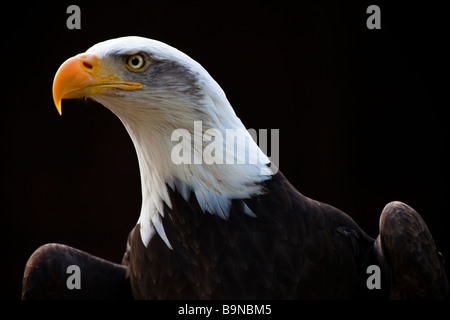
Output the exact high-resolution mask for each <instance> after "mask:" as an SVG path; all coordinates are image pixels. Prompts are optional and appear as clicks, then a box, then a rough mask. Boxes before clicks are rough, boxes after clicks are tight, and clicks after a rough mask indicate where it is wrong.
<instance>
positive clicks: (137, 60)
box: [126, 53, 147, 71]
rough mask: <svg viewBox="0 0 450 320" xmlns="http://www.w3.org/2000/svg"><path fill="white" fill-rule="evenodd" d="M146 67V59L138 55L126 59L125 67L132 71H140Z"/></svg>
mask: <svg viewBox="0 0 450 320" xmlns="http://www.w3.org/2000/svg"><path fill="white" fill-rule="evenodd" d="M146 65H147V58H146V57H145V56H144V55H143V54H140V53H137V54H133V55H131V56H129V57H128V58H127V63H126V66H127V67H128V69H130V70H133V71H139V70H142V69H143V68H144V67H145V66H146Z"/></svg>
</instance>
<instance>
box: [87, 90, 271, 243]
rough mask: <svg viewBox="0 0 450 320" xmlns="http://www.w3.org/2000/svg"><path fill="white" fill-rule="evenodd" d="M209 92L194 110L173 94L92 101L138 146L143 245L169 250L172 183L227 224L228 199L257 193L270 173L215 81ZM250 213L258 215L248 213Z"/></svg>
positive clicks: (242, 197)
mask: <svg viewBox="0 0 450 320" xmlns="http://www.w3.org/2000/svg"><path fill="white" fill-rule="evenodd" d="M209 87H212V88H209V90H208V87H205V88H204V89H203V91H204V93H205V94H204V95H203V96H202V99H201V100H199V101H198V103H196V104H195V105H194V104H192V102H191V101H189V102H188V101H184V100H183V99H174V97H173V96H170V97H169V96H166V97H160V98H154V99H153V102H152V104H151V105H149V101H145V102H142V104H140V103H139V102H138V103H136V101H135V100H134V101H133V102H131V101H128V100H126V99H117V97H114V98H112V97H108V96H98V97H94V99H95V100H97V101H98V102H100V103H102V104H103V105H105V106H106V107H107V108H109V109H110V110H111V111H112V112H114V113H115V114H116V115H117V116H118V117H119V118H120V120H121V121H122V123H123V124H124V126H125V127H126V129H127V131H128V133H129V135H130V137H131V139H132V141H133V143H134V146H135V148H136V152H137V156H138V160H139V168H140V173H141V184H142V209H141V214H140V217H139V220H138V223H139V224H140V233H141V238H142V241H143V243H144V245H145V246H147V245H148V243H149V242H150V240H151V238H152V237H153V236H154V235H155V233H158V234H159V236H160V237H161V238H162V239H163V240H164V242H165V243H166V244H167V246H168V247H169V248H171V245H170V242H169V239H168V238H167V236H166V234H165V232H164V228H163V226H162V220H161V218H162V217H164V203H165V204H166V205H167V206H168V207H169V208H172V207H173V206H176V205H177V204H174V203H171V201H170V198H169V194H168V190H167V185H168V186H170V187H171V188H172V189H173V190H174V191H175V190H177V191H178V192H179V193H180V194H181V195H182V196H183V198H184V199H185V200H186V201H188V200H189V197H190V196H191V193H193V194H195V196H196V199H197V201H198V203H199V205H200V207H201V208H202V210H203V211H205V212H209V213H211V214H215V215H218V216H220V217H222V218H224V219H227V218H228V217H229V215H230V205H231V200H232V199H246V198H249V197H251V196H254V195H258V194H260V193H261V192H262V186H261V184H260V182H261V181H264V180H267V179H269V178H270V176H271V174H272V171H271V170H270V168H268V167H267V165H266V164H268V163H269V159H268V158H267V157H266V155H264V153H263V152H262V151H261V150H260V149H259V147H258V146H257V145H256V143H255V142H254V141H253V139H252V138H251V136H250V135H249V133H248V131H247V130H246V128H245V127H244V125H243V124H242V122H241V121H240V119H239V118H238V117H237V116H236V115H235V113H234V111H233V109H232V107H231V106H230V104H229V102H228V100H227V99H226V97H225V94H224V93H223V91H222V90H221V89H220V87H219V86H218V85H217V84H216V83H215V82H213V83H212V84H211V83H209ZM149 100H150V99H149ZM150 101H152V100H150ZM161 109H164V112H160V111H159V110H161ZM199 126H200V128H199ZM227 134H228V135H227ZM233 134H234V135H235V136H236V139H235V137H233ZM221 138H223V140H221ZM241 139H242V140H241ZM172 140H173V141H172ZM242 142H244V144H242ZM220 146H222V147H223V149H222V150H221V149H220ZM180 150H182V151H181V152H180ZM221 151H222V152H221ZM222 156H223V157H222ZM221 160H222V161H221ZM245 212H246V213H247V214H249V215H252V216H254V214H253V213H252V212H251V210H250V209H249V208H248V207H246V208H245Z"/></svg>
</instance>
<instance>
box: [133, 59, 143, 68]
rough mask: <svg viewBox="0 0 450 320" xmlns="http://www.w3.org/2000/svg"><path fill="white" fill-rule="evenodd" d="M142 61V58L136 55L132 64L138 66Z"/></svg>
mask: <svg viewBox="0 0 450 320" xmlns="http://www.w3.org/2000/svg"><path fill="white" fill-rule="evenodd" d="M140 63H141V59H139V58H138V57H134V58H132V59H131V65H132V66H134V67H136V66H139V65H140Z"/></svg>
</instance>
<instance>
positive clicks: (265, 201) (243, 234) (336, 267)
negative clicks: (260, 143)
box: [124, 173, 379, 299]
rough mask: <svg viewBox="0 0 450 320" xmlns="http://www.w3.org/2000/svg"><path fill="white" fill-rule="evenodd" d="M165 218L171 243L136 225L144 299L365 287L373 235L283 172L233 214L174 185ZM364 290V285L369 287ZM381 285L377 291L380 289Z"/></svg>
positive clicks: (345, 292) (334, 292) (340, 292)
mask: <svg viewBox="0 0 450 320" xmlns="http://www.w3.org/2000/svg"><path fill="white" fill-rule="evenodd" d="M171 201H172V204H176V205H174V208H173V210H170V209H169V208H167V207H166V208H165V209H166V210H165V217H164V219H163V224H164V228H165V231H166V234H167V237H168V239H169V241H170V243H171V245H172V247H173V250H170V249H169V248H168V247H167V246H166V244H165V243H164V242H163V241H162V240H161V239H160V238H159V237H158V236H155V237H154V238H153V239H152V240H151V241H150V243H149V245H148V247H147V248H146V247H145V246H144V245H143V243H142V241H141V238H140V234H139V225H137V226H136V227H135V228H134V230H133V231H132V232H131V234H130V236H129V250H128V252H127V254H126V256H125V260H124V262H125V263H127V264H129V270H128V273H129V275H130V280H131V285H132V288H133V294H134V296H135V297H136V298H144V299H180V298H181V299H254V298H256V299H274V298H275V299H290V298H339V299H342V298H356V297H360V296H361V294H368V295H370V294H373V292H369V290H368V289H367V288H366V287H365V279H366V277H367V275H366V273H365V272H366V268H367V265H368V264H370V263H376V261H370V260H371V258H372V260H373V258H374V255H371V254H370V252H371V250H372V248H373V243H374V240H373V239H371V238H370V237H368V236H367V235H366V234H365V233H364V232H363V231H362V230H361V229H360V228H359V227H358V225H357V224H356V223H355V222H354V221H353V220H352V219H351V218H350V217H349V216H347V215H346V214H344V213H343V212H341V211H339V210H337V209H335V208H333V207H331V206H328V205H326V204H323V203H320V202H317V201H314V200H311V199H309V198H306V197H304V196H303V195H301V194H300V193H298V192H297V191H296V190H295V189H294V188H293V187H292V186H291V185H290V184H289V182H288V181H287V180H286V179H285V178H284V176H283V175H282V174H281V173H278V174H277V175H275V176H274V177H273V179H272V180H271V181H269V182H268V183H267V193H266V194H265V195H262V196H258V197H254V198H252V199H248V200H245V203H246V204H247V205H248V206H249V207H250V208H251V209H252V211H253V212H254V213H255V214H256V216H257V217H256V218H253V217H250V216H248V215H246V214H245V213H244V212H243V209H242V208H243V206H242V202H241V201H242V200H239V201H234V202H233V204H232V210H231V214H230V218H229V220H223V219H221V218H219V217H217V216H215V215H212V214H209V213H203V212H202V211H201V209H200V207H199V205H198V203H197V201H196V200H195V196H191V198H190V201H189V203H186V202H185V200H184V199H183V198H182V197H181V196H180V195H179V194H178V193H176V192H172V193H171ZM366 291H367V292H366ZM378 293H379V292H378Z"/></svg>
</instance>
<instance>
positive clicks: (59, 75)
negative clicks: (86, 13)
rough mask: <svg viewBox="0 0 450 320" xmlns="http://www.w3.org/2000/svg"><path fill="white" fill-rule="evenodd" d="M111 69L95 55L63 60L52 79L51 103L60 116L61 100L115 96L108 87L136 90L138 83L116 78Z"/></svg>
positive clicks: (113, 70) (86, 54)
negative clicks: (104, 95)
mask: <svg viewBox="0 0 450 320" xmlns="http://www.w3.org/2000/svg"><path fill="white" fill-rule="evenodd" d="M117 71H118V70H117V69H116V68H114V66H109V65H107V63H106V62H104V61H102V60H100V59H98V58H97V56H96V55H95V54H91V53H82V54H79V55H76V56H75V57H72V58H70V59H68V60H66V61H65V62H64V63H63V64H62V65H61V66H60V67H59V69H58V71H57V72H56V75H55V79H54V80H53V101H54V102H55V105H56V109H58V112H59V114H61V100H62V99H73V98H80V97H88V96H92V95H96V94H114V93H113V92H112V91H110V90H109V89H108V88H116V89H122V90H137V89H141V88H142V84H140V83H138V82H132V81H126V80H122V79H120V78H118V77H117V76H115V75H114V74H117V73H118V72H117Z"/></svg>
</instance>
